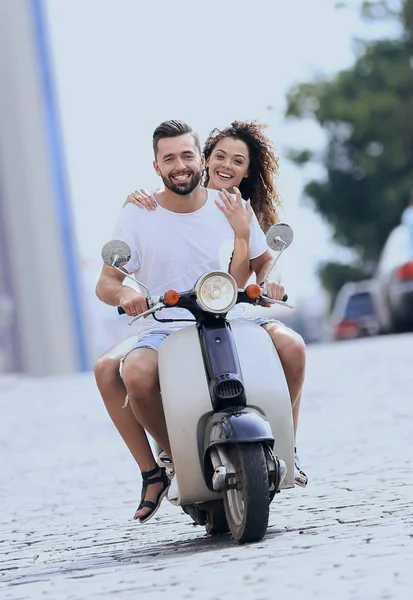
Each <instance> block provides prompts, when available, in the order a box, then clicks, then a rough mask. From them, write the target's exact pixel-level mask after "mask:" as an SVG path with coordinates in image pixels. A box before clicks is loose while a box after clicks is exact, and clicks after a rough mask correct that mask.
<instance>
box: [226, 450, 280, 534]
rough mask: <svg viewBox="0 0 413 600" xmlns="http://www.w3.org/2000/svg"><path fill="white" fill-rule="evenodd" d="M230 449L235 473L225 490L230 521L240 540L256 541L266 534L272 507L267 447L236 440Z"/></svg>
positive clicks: (228, 520) (227, 513) (231, 528)
mask: <svg viewBox="0 0 413 600" xmlns="http://www.w3.org/2000/svg"><path fill="white" fill-rule="evenodd" d="M227 452H228V456H229V459H230V461H231V462H232V464H233V466H234V468H235V473H236V475H235V478H232V479H231V481H230V482H229V483H230V489H227V490H226V491H225V492H224V505H225V514H226V517H227V522H228V525H229V528H230V531H231V534H232V537H233V538H234V539H235V540H236V541H237V542H239V543H240V544H245V543H247V542H257V541H259V540H261V539H262V538H263V537H264V535H265V534H266V531H267V527H268V517H269V510H270V499H269V483H268V470H267V462H266V459H265V452H264V448H263V446H262V444H259V443H255V444H254V443H249V444H234V445H231V446H227Z"/></svg>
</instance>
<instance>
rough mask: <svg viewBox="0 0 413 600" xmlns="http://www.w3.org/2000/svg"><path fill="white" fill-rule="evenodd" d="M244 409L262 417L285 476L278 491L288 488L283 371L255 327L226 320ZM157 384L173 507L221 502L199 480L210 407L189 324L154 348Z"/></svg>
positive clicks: (289, 443) (289, 448)
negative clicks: (174, 491) (174, 486)
mask: <svg viewBox="0 0 413 600" xmlns="http://www.w3.org/2000/svg"><path fill="white" fill-rule="evenodd" d="M231 328H232V330H233V333H234V338H235V343H236V347H237V351H238V356H239V361H240V366H241V371H242V376H243V381H244V386H245V392H246V398H247V404H248V406H249V407H252V408H255V409H257V411H259V412H261V413H263V414H264V415H265V417H266V419H267V420H268V422H269V425H270V426H271V430H272V433H273V435H274V437H275V446H274V452H275V453H276V454H277V455H278V456H279V458H281V459H283V460H284V461H285V463H286V465H287V468H288V474H287V476H286V478H285V480H284V482H283V484H282V486H281V487H282V488H289V487H293V486H294V454H293V452H294V442H293V430H292V417H291V403H290V397H289V392H288V387H287V383H286V380H285V376H284V372H283V369H282V366H281V363H280V360H279V357H278V355H277V352H276V350H275V349H274V346H273V344H272V342H271V339H270V337H269V336H268V334H267V333H266V332H265V331H264V330H263V329H262V328H261V327H259V326H258V325H255V324H253V323H249V322H247V321H244V320H238V319H237V320H232V321H231ZM159 379H160V386H161V393H162V401H163V406H164V411H165V418H166V422H167V427H168V434H169V439H170V443H171V449H172V455H173V461H174V465H175V471H176V477H177V483H178V489H179V497H178V501H177V504H180V505H185V504H192V503H198V502H208V501H210V500H216V499H218V498H220V497H221V495H220V494H217V493H215V492H211V491H210V490H209V489H208V488H207V486H206V484H205V481H204V477H203V469H202V465H201V461H202V460H203V452H204V433H205V427H206V426H207V422H208V420H209V418H210V417H211V416H212V414H213V411H212V404H211V398H210V394H209V388H208V382H207V378H206V375H205V368H204V363H203V359H202V353H201V347H200V343H199V338H198V332H197V330H196V327H195V326H194V325H190V326H188V327H184V328H183V329H180V330H179V331H177V332H175V333H173V334H172V335H171V336H169V337H168V338H166V339H165V340H164V342H163V343H162V345H161V347H160V349H159Z"/></svg>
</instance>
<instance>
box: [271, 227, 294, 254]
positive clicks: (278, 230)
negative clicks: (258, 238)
mask: <svg viewBox="0 0 413 600" xmlns="http://www.w3.org/2000/svg"><path fill="white" fill-rule="evenodd" d="M293 238H294V233H293V230H292V228H291V227H290V226H289V225H287V223H276V224H275V225H273V226H272V227H270V229H269V230H268V232H267V244H268V246H269V247H270V248H271V250H275V251H276V252H279V251H280V250H285V249H286V248H288V246H290V244H291V242H292V241H293Z"/></svg>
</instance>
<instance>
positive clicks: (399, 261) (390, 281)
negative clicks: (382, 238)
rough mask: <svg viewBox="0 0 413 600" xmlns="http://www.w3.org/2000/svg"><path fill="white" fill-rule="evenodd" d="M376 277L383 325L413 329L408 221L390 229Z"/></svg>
mask: <svg viewBox="0 0 413 600" xmlns="http://www.w3.org/2000/svg"><path fill="white" fill-rule="evenodd" d="M375 280H376V282H377V288H378V301H379V316H380V326H381V328H382V329H383V330H384V331H387V332H402V331H411V330H413V256H412V254H411V250H410V245H409V238H408V231H407V228H406V226H405V225H399V226H398V227H396V228H395V229H393V231H392V232H391V233H390V235H389V237H388V239H387V242H386V244H385V245H384V248H383V250H382V253H381V256H380V260H379V264H378V267H377V272H376V275H375Z"/></svg>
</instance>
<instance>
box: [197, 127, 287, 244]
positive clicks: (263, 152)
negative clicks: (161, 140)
mask: <svg viewBox="0 0 413 600" xmlns="http://www.w3.org/2000/svg"><path fill="white" fill-rule="evenodd" d="M265 128H266V125H262V124H260V123H256V122H255V121H233V122H232V123H231V125H230V126H229V127H226V128H225V129H223V130H222V131H221V130H219V129H213V130H212V131H211V133H210V134H209V136H208V139H207V141H206V142H205V146H204V150H203V152H204V155H205V159H206V160H207V161H208V159H209V157H210V156H211V154H212V152H213V150H214V148H215V146H216V145H217V143H218V142H219V141H221V140H222V139H223V138H228V137H230V138H234V139H238V140H241V141H243V142H244V143H245V144H246V145H247V147H248V150H249V158H250V166H249V175H248V177H246V178H244V179H243V180H242V182H241V183H240V186H239V190H240V192H241V196H242V197H243V198H244V199H246V200H247V199H248V198H249V199H250V200H251V207H252V209H253V211H254V212H255V214H256V216H257V219H258V222H259V224H260V225H261V228H262V229H263V230H264V232H267V231H268V229H269V228H270V227H271V225H273V224H274V223H276V222H277V221H278V220H279V219H278V214H277V210H276V207H279V206H281V202H280V199H279V197H278V193H277V189H276V187H275V182H274V178H275V177H276V176H277V175H278V158H277V157H276V156H275V154H274V150H273V147H272V144H271V141H270V140H269V139H268V137H267V136H266V135H265V134H264V132H263V130H264V129H265ZM208 182H209V172H208V168H207V169H206V170H205V181H204V185H205V186H207V185H208Z"/></svg>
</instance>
